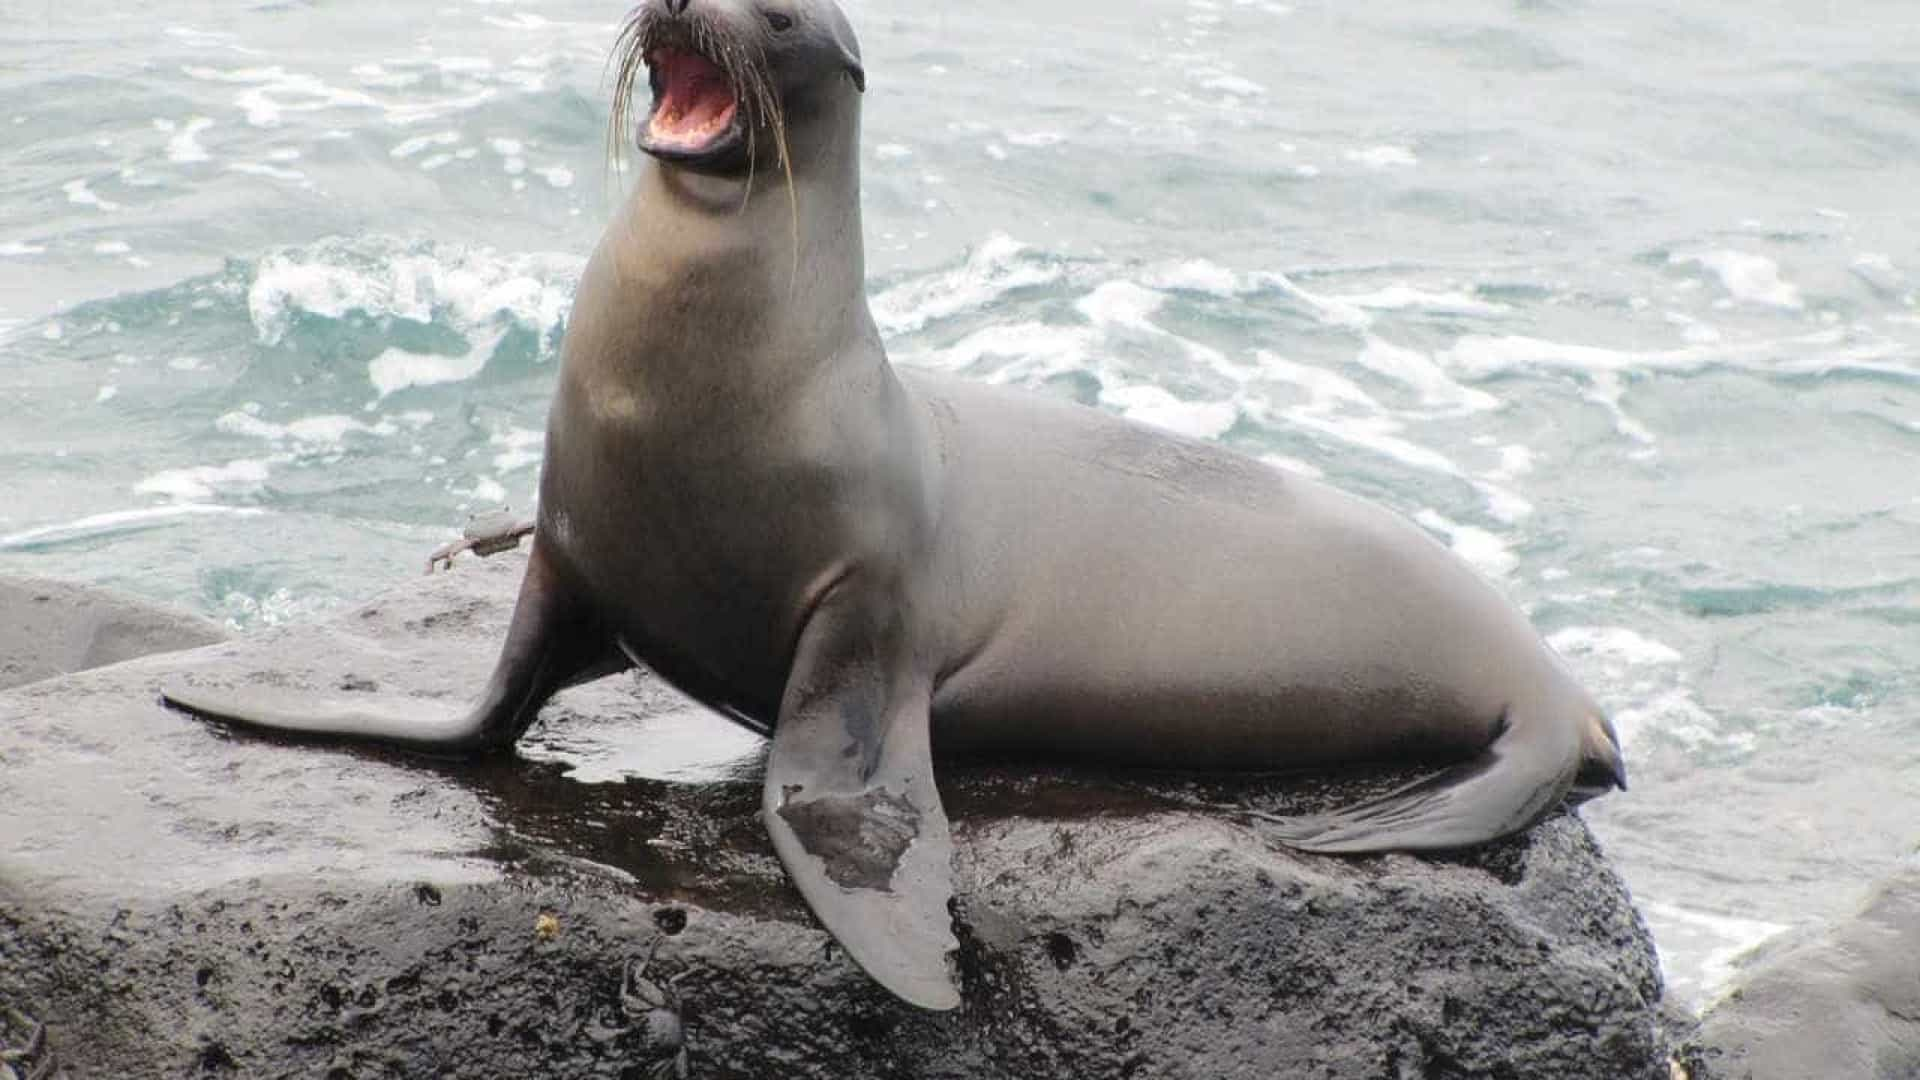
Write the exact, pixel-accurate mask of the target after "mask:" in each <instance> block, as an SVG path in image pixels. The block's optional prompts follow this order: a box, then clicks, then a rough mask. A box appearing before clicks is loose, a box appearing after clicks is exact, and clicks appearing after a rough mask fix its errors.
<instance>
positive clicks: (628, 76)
mask: <svg viewBox="0 0 1920 1080" xmlns="http://www.w3.org/2000/svg"><path fill="white" fill-rule="evenodd" d="M614 63H615V65H616V70H617V72H618V74H617V76H616V78H617V80H618V81H617V85H616V87H615V92H614V112H613V118H614V124H615V131H616V137H618V138H624V137H625V133H626V132H627V131H629V130H631V131H633V134H634V138H635V141H636V143H637V144H638V145H639V147H640V149H641V150H642V151H644V152H645V153H647V154H649V155H651V156H652V157H654V158H655V159H657V160H659V161H661V162H663V163H666V164H668V165H671V166H674V167H677V168H682V169H688V170H691V171H694V172H699V173H704V174H707V175H712V176H739V175H750V174H751V173H752V172H753V170H755V169H756V168H762V169H764V168H774V167H782V166H790V165H791V161H792V157H791V153H790V148H789V145H788V144H789V140H791V139H802V138H805V137H806V136H807V134H808V132H809V128H810V127H811V126H812V125H813V124H815V123H817V122H819V121H820V120H821V119H822V118H823V117H831V115H832V113H833V111H834V108H835V106H836V104H838V103H839V102H841V101H842V100H843V99H844V98H848V97H851V96H853V95H857V94H858V93H859V92H861V91H864V90H865V89H866V72H865V69H863V68H862V67H861V64H860V45H859V43H858V42H857V41H856V40H855V39H854V36H853V28H852V27H851V26H850V25H848V23H847V18H846V16H845V15H844V14H843V13H842V12H841V11H840V8H839V7H838V6H837V5H836V4H834V3H833V0H641V3H640V4H639V6H637V7H636V8H635V9H634V10H633V12H632V14H631V15H630V16H629V17H628V20H627V24H626V26H625V28H624V29H623V30H622V32H621V35H620V41H619V43H618V44H617V45H616V46H615V51H614ZM642 69H644V70H645V71H646V72H647V79H648V83H649V85H650V86H651V87H652V90H653V104H652V106H651V107H650V108H649V109H648V110H647V113H646V116H645V117H644V118H642V119H640V120H639V121H638V122H637V123H635V122H634V121H633V108H632V99H633V94H634V91H635V84H636V83H637V82H638V81H639V74H640V72H641V70H642ZM629 125H632V126H631V127H630V126H629Z"/></svg>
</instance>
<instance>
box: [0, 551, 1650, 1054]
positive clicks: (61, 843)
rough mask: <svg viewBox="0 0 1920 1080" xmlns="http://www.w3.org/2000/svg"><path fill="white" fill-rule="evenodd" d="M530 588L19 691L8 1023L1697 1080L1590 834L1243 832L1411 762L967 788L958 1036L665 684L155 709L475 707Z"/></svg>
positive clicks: (523, 1043) (985, 773)
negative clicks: (488, 709)
mask: <svg viewBox="0 0 1920 1080" xmlns="http://www.w3.org/2000/svg"><path fill="white" fill-rule="evenodd" d="M523 565H524V563H523V560H521V559H519V558H518V557H515V556H508V557H502V558H497V559H494V560H490V561H488V562H486V563H476V562H472V561H465V562H463V563H462V564H461V565H460V566H459V568H458V569H457V570H456V571H455V572H453V573H451V574H447V575H441V576H439V577H435V578H432V579H429V580H426V581H423V582H420V583H418V584H414V585H409V586H407V587H405V588H401V589H398V590H396V591H394V592H392V593H390V594H388V595H385V596H383V597H381V598H379V599H377V600H376V601H374V602H373V603H371V604H369V605H367V606H365V607H362V608H360V609H357V610H354V611H350V612H347V613H345V614H342V615H340V616H338V617H336V618H334V619H333V620H331V621H330V622H327V623H324V624H319V625H310V626H301V627H294V628H288V629H283V630H279V631H275V632H272V633H267V634H263V635H260V636H258V637H256V638H252V639H249V640H245V641H238V642H228V643H225V644H219V645H213V646H210V647H207V648H201V649H198V650H196V651H193V652H186V653H178V654H173V655H168V656H154V657H148V658H145V659H141V660H135V661H132V662H129V663H124V664H120V665H117V666H114V667H108V668H102V669H98V670H94V671H88V672H84V673H80V674H74V675H67V676H63V677H61V678H57V679H52V680H47V681H42V682H37V683H34V684H32V685H28V686H23V687H18V688H16V689H13V690H11V691H8V692H6V693H3V694H0V806H4V807H5V808H6V811H5V818H4V820H5V823H6V830H5V832H4V834H0V1015H6V1014H5V1012H4V1010H5V1009H8V1008H10V1009H12V1010H14V1011H15V1012H16V1013H17V1014H19V1019H20V1021H21V1023H20V1025H19V1030H20V1031H21V1032H22V1033H23V1034H22V1035H21V1036H20V1037H21V1038H25V1037H26V1034H25V1033H26V1032H29V1031H32V1032H33V1034H34V1037H35V1038H37V1039H38V1043H37V1044H36V1046H35V1047H34V1048H33V1057H32V1060H33V1061H34V1062H37V1064H34V1065H33V1067H34V1068H35V1069H40V1068H43V1067H46V1065H47V1063H48V1062H50V1061H52V1060H54V1059H55V1058H56V1057H57V1059H58V1061H59V1062H61V1063H63V1065H62V1067H64V1068H65V1069H66V1071H67V1074H68V1075H70V1076H73V1077H91V1076H100V1077H107V1076H112V1077H129V1078H135V1077H159V1076H166V1077H178V1076H184V1075H214V1076H217V1075H235V1076H240V1075H244V1076H250V1077H282V1076H284V1077H295V1076H298V1077H316V1076H321V1077H330V1078H335V1080H346V1078H366V1077H420V1076H448V1077H489V1078H492V1077H519V1076H540V1077H652V1076H676V1075H691V1076H695V1077H782V1078H794V1077H820V1078H828V1077H831V1078H834V1080H848V1078H861V1077H875V1078H879V1077H889V1078H891V1077H903V1078H904V1077H929V1078H931V1077H952V1078H963V1077H964V1078H969V1080H979V1078H987V1077H1034V1076H1072V1077H1076V1078H1082V1080H1094V1078H1108V1077H1113V1078H1118V1077H1140V1078H1147V1077H1154V1078H1162V1077H1207V1078H1210V1080H1212V1078H1240V1077H1244V1078H1249V1080H1251V1078H1259V1080H1270V1078H1272V1077H1276V1076H1285V1077H1329V1078H1332V1077H1339V1078H1346V1077H1352V1078H1367V1080H1372V1078H1403V1077H1420V1078H1434V1080H1438V1078H1452V1077H1512V1078H1519V1077H1544V1076H1552V1077H1558V1078H1563V1080H1573V1078H1581V1077H1593V1078H1606V1080H1622V1078H1648V1080H1652V1078H1656V1077H1657V1078H1661V1080H1664V1078H1665V1077H1667V1075H1668V1065H1667V1056H1666V1053H1665V1047H1664V1046H1663V1044H1662V1036H1661V1034H1660V1029H1659V1025H1658V1019H1659V1016H1658V1014H1659V998H1660V979H1659V974H1658V968H1657V966H1656V963H1655V959H1654V953H1653V947H1652V944H1651V942H1650V941H1649V939H1648V937H1647V933H1646V930H1645V928H1644V927H1643V926H1642V924H1641V922H1640V920H1639V918H1638V916H1637V915H1636V914H1635V912H1634V910H1633V907H1632V904H1631V902H1630V900H1629V898H1628V896H1627V892H1626V890H1625V888H1624V887H1623V886H1622V884H1621V882H1620V880H1619V878H1618V877H1617V876H1615V874H1614V873H1613V872H1612V870H1610V869H1609V868H1608V866H1607V864H1606V862H1605V860H1604V859H1603V858H1602V856H1601V854H1600V853H1599V851H1598V850H1597V849H1596V847H1595V845H1594V842H1593V840H1592V838H1591V837H1590V836H1589V835H1588V833H1587V830H1586V828H1585V827H1584V826H1583V825H1582V824H1581V822H1580V821H1579V819H1578V818H1577V817H1575V816H1572V815H1570V814H1568V815H1561V816H1557V817H1554V818H1552V819H1551V820H1549V821H1547V822H1545V823H1543V824H1542V825H1540V826H1539V827H1537V828H1535V829H1534V830H1532V831H1531V832H1530V833H1528V834H1527V835H1525V836H1523V837H1519V838H1515V839H1512V840H1508V841H1505V842H1502V843H1499V844H1495V845H1491V846H1489V847H1487V848H1484V849H1482V850H1479V851H1477V852H1473V853H1470V854H1467V855H1463V856H1459V857H1453V858H1445V859H1436V858H1417V857H1414V856H1409V855H1388V856H1383V857H1373V858H1362V859H1332V858H1321V857H1310V856H1301V855H1297V854H1294V853H1291V852H1289V851H1287V850H1285V849H1283V848H1280V847H1279V846H1277V845H1275V844H1272V843H1270V842H1268V841H1267V840H1265V839H1263V837H1262V835H1261V832H1260V829H1259V826H1258V824H1257V822H1255V821H1252V820H1250V819H1248V818H1246V816H1245V815H1243V814H1240V813H1239V812H1238V810H1239V809H1240V808H1244V807H1254V808H1258V809H1260V810H1263V811H1268V812H1289V811H1294V810H1299V809H1311V808H1313V807H1315V806H1320V805H1326V804H1329V803H1332V802H1338V801H1344V800H1346V799H1350V798H1355V797H1358V796H1359V795H1361V794H1364V793H1365V791H1366V790H1368V789H1370V788H1374V787H1377V786H1379V785H1381V784H1384V783H1390V782H1393V781H1394V780H1395V779H1397V778H1395V777H1392V776H1382V775H1372V774H1369V775H1356V776H1349V777H1342V778H1338V779H1333V780H1321V781H1317V782H1315V781H1306V780H1287V781H1277V780H1274V779H1272V778H1266V779H1238V780H1219V779H1206V780H1201V779H1195V778H1190V777H1180V776H1146V775H1142V774H1138V773H1127V774H1108V773H1103V772H1098V771H1094V770H1073V771H1066V772H1048V773H1035V772H1034V771H1032V770H1009V769H1004V768H1003V769H988V768H979V767H973V768H967V769H960V768H951V769H946V770H944V771H943V773H942V778H941V787H942V789H943V792H944V795H945V799H946V803H947V807H948V810H949V813H950V816H951V817H952V818H953V821H954V824H955V833H956V835H955V841H956V843H955V846H956V849H957V852H958V854H957V857H956V860H957V862H956V885H957V892H958V898H957V902H956V910H955V922H956V930H957V931H958V932H959V936H960V939H961V942H962V949H961V953H960V955H959V958H958V963H959V965H960V971H961V976H962V983H963V989H964V996H965V1004H964V1005H963V1007H962V1008H961V1009H960V1010H958V1011H956V1012H954V1013H950V1014H941V1015H933V1014H925V1013H920V1012H917V1011H915V1010H913V1009H911V1008H909V1007H907V1006H904V1005H901V1004H899V1003H898V1002H896V1001H894V1000H893V999H892V998H890V997H889V996H888V995H887V994H885V993H884V992H883V991H881V990H879V989H878V988H877V987H875V986H874V985H873V984H872V983H871V982H869V981H868V980H867V979H866V978H865V977H864V976H863V975H862V974H861V973H860V972H859V971H858V970H857V969H856V968H855V967H854V966H853V965H852V964H851V963H850V962H849V961H848V960H847V959H846V958H845V957H844V956H843V955H841V954H840V953H839V952H838V950H836V949H835V948H834V947H833V944H832V942H831V940H830V939H829V938H828V937H827V935H826V934H825V933H824V932H823V931H821V930H820V929H819V928H818V927H817V926H816V925H815V924H814V923H813V922H812V920H811V919H810V917H809V915H808V914H807V912H806V910H805V908H804V907H803V906H802V904H801V903H800V901H799V898H798V896H797V894H796V893H795V892H794V891H793V890H792V888H791V886H790V885H788V883H787V881H786V879H785V877H784V876H783V875H782V873H781V871H780V867H779V864H778V862H777V861H776V860H775V858H774V856H773V853H772V849H771V847H770V845H769V843H768V841H767V840H766V837H765V835H764V833H763V831H762V829H761V827H760V824H759V822H758V821H757V820H756V812H757V806H758V801H759V795H758V783H757V780H756V776H757V770H758V766H759V762H758V758H757V754H756V752H755V749H756V744H755V741H754V740H752V739H751V738H748V737H745V736H741V735H737V734H734V733H733V731H732V729H730V728H728V727H727V726H726V724H725V722H724V721H722V720H719V719H716V718H713V717H709V716H707V715H705V714H703V713H700V712H699V711H698V710H695V709H692V708H690V707H689V706H688V705H686V703H684V702H683V701H682V700H681V699H679V698H678V697H676V696H675V695H674V694H673V693H672V692H671V691H669V690H667V689H666V688H665V687H663V686H662V685H660V684H659V683H658V682H657V681H656V680H653V679H651V678H647V677H635V676H631V675H628V676H619V677H615V678H612V679H607V680H603V681H602V682H600V683H596V684H594V685H591V686H586V687H581V688H579V689H576V690H574V691H571V692H569V693H568V694H566V695H564V696H562V697H561V698H560V699H558V700H557V701H556V702H555V703H554V704H553V705H552V706H550V707H549V708H548V709H547V711H546V713H545V715H544V716H543V718H542V721H541V723H540V724H539V725H537V726H536V728H535V730H534V731H533V732H531V733H530V734H529V737H528V739H527V740H526V741H525V742H524V744H523V748H524V749H523V753H522V755H521V756H519V757H517V758H512V759H508V760H501V761H493V762H487V763H480V764H470V763H464V764H463V763H436V762H431V761H423V760H418V759H409V758H405V757H402V756H398V755H394V754H390V753H385V752H380V751H372V750H366V749H346V748H338V747H332V748H321V747H311V746H293V745H287V744H282V743H276V742H271V741H263V740H258V739H247V738H238V737H233V736H231V735H228V734H226V733H223V732H221V731H218V730H215V729H213V728H210V727H208V726H206V725H203V724H200V723H197V722H195V721H192V720H190V719H188V718H185V717H182V716H179V715H176V714H173V713H170V712H167V711H166V710H164V709H162V708H161V707H160V706H159V705H157V704H156V703H155V694H156V689H157V687H158V685H159V683H160V682H161V680H162V679H163V678H164V677H166V676H169V675H173V674H178V673H191V675H192V677H193V678H194V679H196V680H197V681H202V682H215V683H217V682H221V681H231V682H234V683H240V682H246V681H255V682H258V681H272V682H275V683H280V684H284V685H288V686H295V687H313V688H316V689H323V690H326V691H328V692H332V693H340V692H353V691H365V692H370V693H383V694H394V695H415V696H422V697H465V696H466V695H467V694H468V693H469V692H470V691H471V690H472V688H474V687H476V686H478V685H479V683H480V681H481V679H482V677H483V676H484V674H485V672H486V670H487V668H488V666H489V665H490V663H491V661H492V658H493V653H494V650H495V648H496V647H497V643H498V641H499V639H500V636H501V633H502V631H503V628H504V623H505V619H506V615H507V611H508V608H509V605H510V603H511V597H512V593H513V589H514V587H515V585H516V583H517V581H518V579H519V575H520V572H521V567H522V566H523ZM33 1022H44V1024H45V1029H44V1033H41V1032H40V1031H39V1029H38V1028H37V1027H34V1026H33ZM9 1030H13V1028H12V1025H11V1022H10V1027H9ZM21 1060H22V1061H25V1060H26V1058H25V1057H23V1058H22V1059H21Z"/></svg>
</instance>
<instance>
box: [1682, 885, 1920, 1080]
mask: <svg viewBox="0 0 1920 1080" xmlns="http://www.w3.org/2000/svg"><path fill="white" fill-rule="evenodd" d="M1742 966H1743V968H1744V972H1743V974H1742V976H1741V978H1740V981H1739V984H1738V987H1737V988H1736V989H1735V990H1734V991H1733V992H1732V993H1730V994H1728V995H1727V997H1726V998H1724V999H1723V1000H1722V1001H1720V1002H1719V1003H1718V1004H1717V1005H1715V1006H1714V1007H1713V1009H1711V1010H1710V1011H1709V1012H1708V1013H1707V1015H1706V1017H1705V1019H1704V1020H1703V1021H1702V1022H1701V1025H1700V1030H1699V1032H1698V1034H1697V1035H1696V1036H1695V1039H1694V1042H1695V1044H1696V1045H1695V1046H1693V1047H1692V1048H1690V1049H1689V1051H1688V1052H1687V1053H1686V1054H1685V1055H1684V1056H1685V1057H1686V1058H1687V1060H1688V1064H1689V1065H1690V1066H1691V1068H1690V1072H1691V1074H1692V1077H1693V1080H1802V1078H1805V1077H1828V1076H1832V1077H1841V1076H1845V1077H1858V1078H1860V1080H1911V1078H1912V1077H1916V1076H1920V867H1916V868H1914V869H1913V870H1910V871H1908V872H1907V873H1905V874H1903V875H1901V876H1899V877H1897V878H1895V879H1893V880H1892V881H1889V882H1886V883H1885V884H1883V885H1881V886H1880V887H1879V888H1878V889H1876V890H1875V891H1874V894H1873V896H1872V897H1871V898H1870V899H1869V900H1868V901H1867V904H1866V907H1865V908H1864V909H1863V910H1862V911H1861V912H1860V914H1859V915H1857V916H1855V917H1854V918H1853V919H1851V920H1849V921H1847V922H1843V923H1841V924H1840V925H1838V926H1835V927H1831V928H1828V929H1826V930H1823V931H1820V932H1815V933H1800V934H1789V935H1785V936H1784V937H1782V938H1778V939H1775V940H1774V941H1771V942H1769V943H1767V944H1766V945H1763V946H1761V947H1760V948H1759V949H1757V950H1755V951H1754V952H1753V953H1752V954H1749V956H1748V957H1747V958H1746V960H1745V961H1744V962H1743V964H1742Z"/></svg>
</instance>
